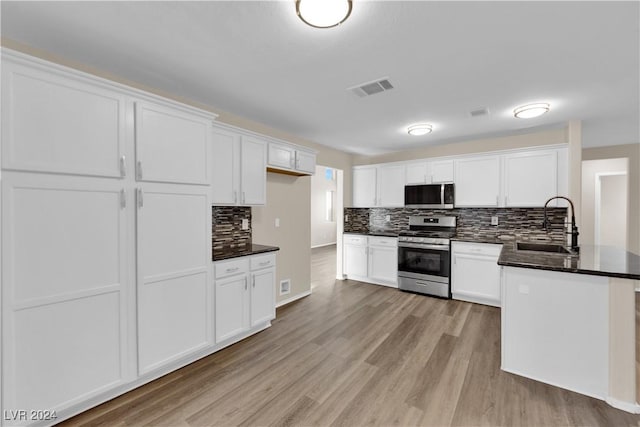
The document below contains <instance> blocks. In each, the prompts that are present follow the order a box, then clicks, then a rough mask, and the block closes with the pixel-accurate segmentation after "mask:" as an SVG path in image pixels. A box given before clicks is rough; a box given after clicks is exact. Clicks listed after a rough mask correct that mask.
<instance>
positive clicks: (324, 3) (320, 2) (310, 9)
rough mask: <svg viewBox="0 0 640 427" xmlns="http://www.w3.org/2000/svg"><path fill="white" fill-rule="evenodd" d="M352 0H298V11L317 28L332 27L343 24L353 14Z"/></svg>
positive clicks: (307, 22)
mask: <svg viewBox="0 0 640 427" xmlns="http://www.w3.org/2000/svg"><path fill="white" fill-rule="evenodd" d="M351 7H352V5H351V0H296V13H297V14H298V17H300V19H302V21H303V22H304V23H305V24H307V25H310V26H312V27H315V28H331V27H335V26H336V25H340V24H342V23H343V22H344V21H346V20H347V18H348V17H349V15H350V14H351Z"/></svg>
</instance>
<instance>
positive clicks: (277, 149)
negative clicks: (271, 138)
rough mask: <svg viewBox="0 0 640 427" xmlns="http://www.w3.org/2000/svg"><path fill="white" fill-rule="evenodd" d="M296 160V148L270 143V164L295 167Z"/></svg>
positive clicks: (285, 167) (288, 167)
mask: <svg viewBox="0 0 640 427" xmlns="http://www.w3.org/2000/svg"><path fill="white" fill-rule="evenodd" d="M295 160H296V150H295V149H294V148H293V147H292V146H290V145H285V144H275V143H273V142H272V143H270V144H269V166H273V167H277V168H284V169H294V168H295Z"/></svg>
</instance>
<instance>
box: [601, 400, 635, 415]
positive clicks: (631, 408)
mask: <svg viewBox="0 0 640 427" xmlns="http://www.w3.org/2000/svg"><path fill="white" fill-rule="evenodd" d="M605 402H607V404H608V405H609V406H613V407H614V408H616V409H620V410H622V411H625V412H629V413H632V414H640V405H638V404H637V403H631V402H625V401H623V400H618V399H614V398H613V397H607V398H606V399H605Z"/></svg>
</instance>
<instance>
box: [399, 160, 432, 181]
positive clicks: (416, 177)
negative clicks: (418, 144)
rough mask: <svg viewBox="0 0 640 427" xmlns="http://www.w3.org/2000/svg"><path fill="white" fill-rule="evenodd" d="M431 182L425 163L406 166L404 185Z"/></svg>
mask: <svg viewBox="0 0 640 427" xmlns="http://www.w3.org/2000/svg"><path fill="white" fill-rule="evenodd" d="M427 182H431V175H430V174H429V170H428V163H427V162H420V163H412V164H408V165H407V179H406V181H405V184H407V185H410V184H426V183H427Z"/></svg>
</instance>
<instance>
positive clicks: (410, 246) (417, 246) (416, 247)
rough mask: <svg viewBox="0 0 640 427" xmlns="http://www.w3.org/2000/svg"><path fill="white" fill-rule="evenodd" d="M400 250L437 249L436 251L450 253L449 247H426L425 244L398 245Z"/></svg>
mask: <svg viewBox="0 0 640 427" xmlns="http://www.w3.org/2000/svg"><path fill="white" fill-rule="evenodd" d="M398 247H399V248H415V249H435V250H436V251H447V252H449V245H446V246H445V245H425V244H423V243H404V242H402V243H398Z"/></svg>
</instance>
